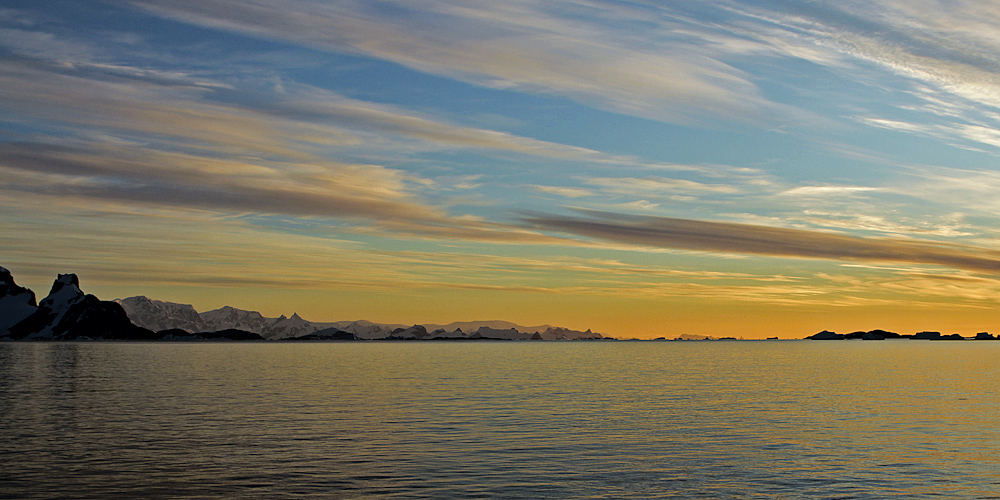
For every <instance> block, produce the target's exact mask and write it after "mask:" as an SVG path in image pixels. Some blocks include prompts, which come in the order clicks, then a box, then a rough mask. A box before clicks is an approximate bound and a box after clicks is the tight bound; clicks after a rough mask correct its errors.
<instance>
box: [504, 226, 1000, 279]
mask: <svg viewBox="0 0 1000 500" xmlns="http://www.w3.org/2000/svg"><path fill="white" fill-rule="evenodd" d="M582 215H583V216H553V215H533V216H527V217H525V218H524V222H525V223H526V224H528V225H529V227H532V228H534V229H537V230H541V231H551V232H558V233H563V234H571V235H574V236H577V237H584V238H595V239H598V240H603V241H612V242H617V243H624V244H631V245H639V246H649V247H661V248H673V249H680V250H694V251H705V252H722V253H735V254H752V255H765V256H775V257H793V258H807V259H831V260H848V261H868V262H908V263H919V264H929V265H937V266H944V267H951V268H955V269H964V270H968V271H974V272H979V273H984V274H1000V251H997V250H993V249H987V248H981V247H972V246H964V245H949V244H942V243H936V242H930V241H917V240H903V239H890V238H861V237H857V236H850V235H845V234H838V233H831V232H820V231H810V230H803V229H789V228H781V227H768V226H759V225H751V224H739V223H732V222H710V221H699V220H690V219H675V218H669V217H654V216H639V215H623V214H614V213H608V212H596V211H582Z"/></svg>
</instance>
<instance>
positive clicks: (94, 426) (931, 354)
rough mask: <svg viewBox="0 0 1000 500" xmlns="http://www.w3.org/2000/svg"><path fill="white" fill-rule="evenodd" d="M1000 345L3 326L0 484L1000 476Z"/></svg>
mask: <svg viewBox="0 0 1000 500" xmlns="http://www.w3.org/2000/svg"><path fill="white" fill-rule="evenodd" d="M998 361H1000V342H987V341H968V342H931V341H908V340H892V341H881V342H873V341H839V342H819V341H745V342H343V343H237V342H233V343H221V342H220V343H193V342H192V343H166V342H163V343H111V342H92V343H86V342H81V343H10V342H8V343H0V498H4V499H57V498H58V499H133V498H144V499H161V498H162V499H216V498H241V499H256V498H259V499H292V498H296V499H297V498H323V499H382V498H433V499H465V498H489V499H545V498H559V499H647V498H648V499H652V498H809V499H813V498H826V499H848V498H891V497H899V498H935V499H940V498H962V499H973V498H984V499H985V498H1000V464H998V461H997V460H998V457H1000V430H998V429H1000V421H998V416H1000V391H998V389H997V379H998V370H1000V362H998Z"/></svg>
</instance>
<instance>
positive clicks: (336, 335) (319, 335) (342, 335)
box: [286, 328, 358, 340]
mask: <svg viewBox="0 0 1000 500" xmlns="http://www.w3.org/2000/svg"><path fill="white" fill-rule="evenodd" d="M286 340H358V337H357V336H356V335H354V334H353V333H351V332H345V331H343V330H341V329H339V328H326V329H323V330H317V331H315V332H312V333H309V334H306V335H300V336H297V337H289V338H288V339H286Z"/></svg>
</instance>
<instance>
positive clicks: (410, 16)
mask: <svg viewBox="0 0 1000 500" xmlns="http://www.w3.org/2000/svg"><path fill="white" fill-rule="evenodd" d="M132 4H133V5H139V6H142V7H144V8H146V9H148V10H149V11H150V12H154V13H158V14H161V15H164V16H168V17H170V18H173V19H178V20H182V21H185V22H191V23H195V24H199V25H202V26H209V27H212V28H221V29H227V30H233V31H238V32H241V33H248V34H251V35H254V36H260V37H265V38H270V39H277V40H282V41H291V42H295V43H300V44H303V45H307V46H311V47H318V48H321V49H325V50H333V51H338V52H351V53H361V54H364V55H367V56H371V57H376V58H380V59H384V60H389V61H393V62H396V63H398V64H401V65H404V66H407V67H410V68H414V69H417V70H419V71H424V72H428V73H433V74H437V75H443V76H447V77H450V78H456V79H459V80H463V81H467V82H471V83H474V84H478V85H483V86H488V87H494V88H513V89H518V90H522V91H530V92H543V93H554V94H559V95H562V96H566V97H569V98H571V99H574V100H576V101H578V102H581V103H583V104H585V105H589V106H594V107H597V108H601V109H605V110H611V111H615V112H618V113H624V114H629V115H634V116H641V117H646V118H652V119H657V120H666V121H701V119H702V118H703V117H704V114H705V113H709V114H712V115H715V116H716V117H729V118H734V117H736V118H737V119H749V118H751V117H759V116H762V115H764V114H766V113H768V112H770V111H771V110H772V108H775V107H776V106H774V105H773V104H771V103H769V102H768V101H767V100H766V99H764V98H763V97H762V96H761V92H760V91H759V90H758V89H757V87H756V86H755V85H754V84H753V83H752V82H751V80H750V78H749V76H748V75H747V74H745V73H744V72H742V71H740V70H738V69H736V68H735V67H733V66H731V65H729V64H727V63H726V62H723V61H722V60H720V59H718V58H714V57H712V54H709V53H708V52H707V51H705V50H702V48H703V46H704V45H705V44H703V43H701V42H703V39H702V37H707V36H708V34H707V33H704V32H706V31H709V32H711V34H712V36H713V37H715V38H716V39H718V38H720V37H722V38H725V39H726V40H727V41H728V42H729V43H731V44H733V45H736V44H737V40H736V39H734V38H733V37H732V36H726V35H725V34H724V33H721V32H719V30H717V29H716V30H711V29H709V28H707V27H705V26H693V25H691V24H690V23H688V22H687V21H686V20H685V18H684V16H683V15H680V14H678V13H669V12H666V11H665V10H660V11H658V12H651V10H650V9H647V8H642V7H626V6H622V5H610V4H609V5H601V4H597V3H593V4H590V5H588V7H587V9H588V10H590V12H588V15H580V13H581V12H582V11H581V10H580V6H578V5H573V4H570V3H539V2H503V3H496V2H463V3H455V4H453V3H450V2H442V1H432V2H409V1H397V2H394V3H393V5H392V8H389V9H387V8H379V7H376V6H373V5H369V4H366V3H364V2H339V3H316V2H307V1H302V0H285V1H282V2H245V1H232V0H212V1H193V0H169V1H157V2H148V1H140V2H132ZM607 19H615V20H616V22H615V23H612V24H610V25H609V24H608V23H606V21H605V20H607ZM619 26H628V27H629V28H630V29H631V30H632V31H630V30H628V29H627V30H624V31H622V30H620V29H619ZM635 33H638V34H639V35H638V36H637V35H636V34H635ZM637 38H638V40H637Z"/></svg>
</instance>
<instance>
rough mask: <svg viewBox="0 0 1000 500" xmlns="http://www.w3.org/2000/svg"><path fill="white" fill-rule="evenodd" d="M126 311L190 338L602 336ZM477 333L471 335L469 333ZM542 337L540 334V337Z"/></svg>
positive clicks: (152, 305) (174, 308)
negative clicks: (242, 334)
mask: <svg viewBox="0 0 1000 500" xmlns="http://www.w3.org/2000/svg"><path fill="white" fill-rule="evenodd" d="M115 302H117V303H118V304H121V306H122V307H123V308H124V309H125V311H126V312H127V313H128V316H129V318H130V319H131V320H132V321H133V322H134V323H135V324H137V325H139V326H141V327H144V328H148V329H150V330H154V331H164V330H170V329H180V330H184V331H186V332H189V333H193V332H213V331H222V330H242V331H246V332H252V333H256V334H258V335H260V336H261V337H263V338H265V339H269V340H278V339H291V338H309V339H312V338H313V337H309V336H310V335H311V334H313V333H315V332H319V331H321V330H329V331H327V332H325V333H323V335H320V336H319V337H316V338H320V337H323V338H325V337H330V336H331V335H335V334H336V335H339V336H338V337H336V338H338V339H343V338H347V336H346V335H340V334H337V333H336V331H341V332H345V333H347V334H350V335H353V336H354V338H357V339H364V340H375V339H385V338H393V339H411V340H425V339H433V338H450V339H466V338H468V339H477V338H489V339H506V340H526V339H531V338H541V339H545V340H578V339H600V338H603V337H602V336H601V335H600V334H598V333H592V332H591V331H590V330H587V331H586V332H581V331H576V330H570V329H568V328H559V327H554V326H551V325H541V326H534V327H529V326H521V325H518V324H516V323H511V322H509V321H498V320H493V321H457V322H454V323H449V324H447V325H435V324H427V325H412V326H407V325H401V324H386V323H373V322H371V321H364V320H360V321H337V322H332V323H319V322H312V321H307V320H305V319H303V318H302V317H301V316H299V315H298V314H292V316H291V317H285V316H284V315H282V316H279V317H277V318H268V317H266V316H264V315H262V314H261V313H259V312H257V311H247V310H243V309H237V308H235V307H231V306H225V307H221V308H219V309H215V310H212V311H206V312H203V313H199V312H197V311H196V310H195V309H194V307H192V306H190V305H188V304H177V303H174V302H164V301H160V300H152V299H149V298H147V297H143V296H137V297H129V298H127V299H117V300H115ZM465 332H471V333H465ZM536 333H537V335H535V334H536Z"/></svg>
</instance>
